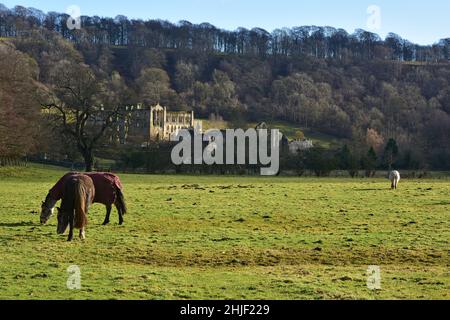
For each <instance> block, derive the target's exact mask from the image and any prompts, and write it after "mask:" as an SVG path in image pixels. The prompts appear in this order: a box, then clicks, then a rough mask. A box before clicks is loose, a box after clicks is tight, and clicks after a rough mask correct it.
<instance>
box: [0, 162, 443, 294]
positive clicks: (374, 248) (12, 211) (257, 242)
mask: <svg viewBox="0 0 450 320" xmlns="http://www.w3.org/2000/svg"><path fill="white" fill-rule="evenodd" d="M62 174H63V171H61V170H58V169H56V168H48V167H43V166H38V165H37V166H33V167H31V168H28V169H24V168H18V169H10V168H8V169H5V168H0V179H1V180H0V214H1V221H0V261H1V263H0V284H1V286H0V298H6V299H48V298H53V299H91V298H92V299H94V298H95V299H200V298H206V299H209V298H210V299H386V298H387V299H402V298H406V299H432V298H436V299H449V298H450V281H449V277H450V275H449V264H450V259H449V248H450V246H449V239H450V225H449V209H450V198H449V194H450V185H449V184H448V182H446V181H438V180H426V181H418V180H404V181H402V183H401V185H400V189H399V190H397V191H395V192H393V191H391V190H390V189H389V186H390V185H389V182H388V181H386V180H382V179H376V180H367V179H355V180H351V179H313V178H259V177H249V178H248V177H247V178H246V177H208V176H206V177H194V176H143V175H121V178H122V180H123V184H124V185H125V195H126V197H127V200H128V206H129V214H128V215H127V216H126V222H125V225H124V226H118V225H117V221H118V218H117V216H116V215H115V213H114V214H113V216H112V224H111V225H110V226H106V227H103V226H101V225H100V224H101V222H102V221H103V218H104V214H105V210H104V207H102V206H101V205H95V206H94V207H93V210H91V212H90V224H89V226H88V230H87V241H86V242H85V243H81V242H80V241H79V240H76V241H74V242H73V243H67V242H66V241H65V240H66V237H63V236H57V235H56V225H55V224H56V222H55V219H54V218H53V219H52V220H51V222H50V224H49V225H47V226H41V225H39V215H38V211H39V206H40V201H42V200H43V198H44V197H45V195H46V192H47V190H48V189H49V188H50V187H51V186H52V185H53V184H54V183H55V182H56V180H57V179H58V178H59V177H60V176H61V175H62ZM73 264H76V265H78V266H80V268H81V271H82V289H81V290H79V291H71V290H68V289H67V288H66V280H67V277H68V274H67V272H66V270H67V267H68V266H70V265H73ZM369 265H379V266H380V267H381V270H382V274H381V276H382V290H380V291H371V290H369V289H368V288H367V286H366V280H367V279H366V270H367V268H368V266H369Z"/></svg>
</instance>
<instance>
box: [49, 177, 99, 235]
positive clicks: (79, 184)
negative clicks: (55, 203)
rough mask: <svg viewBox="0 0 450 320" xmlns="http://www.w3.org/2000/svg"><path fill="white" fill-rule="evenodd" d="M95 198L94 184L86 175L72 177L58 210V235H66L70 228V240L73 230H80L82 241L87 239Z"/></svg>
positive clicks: (65, 188)
mask: <svg viewBox="0 0 450 320" xmlns="http://www.w3.org/2000/svg"><path fill="white" fill-rule="evenodd" d="M94 198H95V187H94V182H93V181H92V179H91V178H89V177H88V176H86V175H82V174H80V175H75V176H71V177H70V179H69V180H68V181H67V182H66V184H65V186H64V196H63V199H62V202H61V208H58V228H57V232H58V234H64V233H65V232H66V229H67V227H68V226H69V227H70V231H69V238H68V239H67V241H72V239H73V229H74V228H75V229H80V239H81V240H84V239H85V238H86V225H87V222H88V221H87V214H88V211H89V207H90V206H91V204H92V203H93V201H94Z"/></svg>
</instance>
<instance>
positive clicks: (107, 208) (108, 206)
mask: <svg viewBox="0 0 450 320" xmlns="http://www.w3.org/2000/svg"><path fill="white" fill-rule="evenodd" d="M111 210H112V207H111V205H107V206H106V217H105V221H104V222H103V225H104V226H106V225H107V224H109V219H110V217H111Z"/></svg>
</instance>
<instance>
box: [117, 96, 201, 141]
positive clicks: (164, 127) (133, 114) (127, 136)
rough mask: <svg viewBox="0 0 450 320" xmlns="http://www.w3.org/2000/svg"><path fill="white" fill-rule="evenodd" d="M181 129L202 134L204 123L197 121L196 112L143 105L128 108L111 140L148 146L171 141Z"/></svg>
mask: <svg viewBox="0 0 450 320" xmlns="http://www.w3.org/2000/svg"><path fill="white" fill-rule="evenodd" d="M181 129H193V130H196V131H197V132H202V130H203V123H202V121H198V120H195V116H194V112H193V111H190V112H186V111H181V112H174V111H168V110H167V108H166V107H162V106H160V105H159V104H158V105H156V106H153V107H144V106H142V105H140V104H139V105H137V106H128V107H126V112H125V115H124V116H122V117H121V118H120V119H119V121H118V123H117V127H116V129H115V130H114V134H113V137H112V139H111V140H113V141H114V140H115V141H116V142H118V143H120V144H140V145H142V146H145V145H148V144H149V143H150V142H161V141H169V140H170V137H171V135H172V134H174V133H177V132H178V130H181Z"/></svg>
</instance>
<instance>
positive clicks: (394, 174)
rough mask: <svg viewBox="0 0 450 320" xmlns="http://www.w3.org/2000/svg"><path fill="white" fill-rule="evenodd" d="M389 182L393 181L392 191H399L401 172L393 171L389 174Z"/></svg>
mask: <svg viewBox="0 0 450 320" xmlns="http://www.w3.org/2000/svg"><path fill="white" fill-rule="evenodd" d="M389 180H391V189H396V190H397V187H398V183H399V182H400V172H398V171H391V172H390V173H389Z"/></svg>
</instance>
